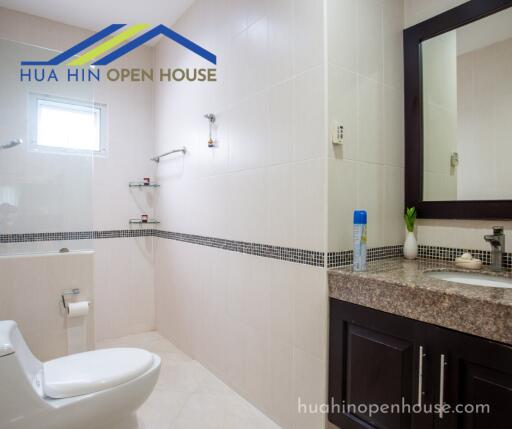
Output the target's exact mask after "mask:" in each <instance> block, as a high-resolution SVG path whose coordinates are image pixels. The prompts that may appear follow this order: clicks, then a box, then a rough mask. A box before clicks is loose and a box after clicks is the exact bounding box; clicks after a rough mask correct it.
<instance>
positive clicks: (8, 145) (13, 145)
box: [0, 139, 23, 149]
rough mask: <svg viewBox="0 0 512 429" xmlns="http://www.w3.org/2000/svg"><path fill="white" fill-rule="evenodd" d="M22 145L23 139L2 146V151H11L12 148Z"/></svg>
mask: <svg viewBox="0 0 512 429" xmlns="http://www.w3.org/2000/svg"><path fill="white" fill-rule="evenodd" d="M22 143H23V140H21V139H18V140H11V141H10V142H9V143H5V144H2V145H0V149H10V148H11V147H16V146H19V145H20V144H22Z"/></svg>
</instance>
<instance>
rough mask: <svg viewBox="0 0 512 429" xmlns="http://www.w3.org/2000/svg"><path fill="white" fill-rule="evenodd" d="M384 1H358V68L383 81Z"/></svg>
mask: <svg viewBox="0 0 512 429" xmlns="http://www.w3.org/2000/svg"><path fill="white" fill-rule="evenodd" d="M382 1H383V0H360V1H358V2H357V69H358V72H359V73H360V74H361V75H363V76H365V77H367V78H370V79H374V80H376V81H377V82H382V80H383V73H384V53H383V47H384V46H383V41H382V34H383V32H382V13H383V7H382Z"/></svg>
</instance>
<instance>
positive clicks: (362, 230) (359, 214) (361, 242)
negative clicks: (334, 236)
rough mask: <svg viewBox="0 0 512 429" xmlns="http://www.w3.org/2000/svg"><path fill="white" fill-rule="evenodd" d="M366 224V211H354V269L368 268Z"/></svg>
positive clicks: (364, 269) (362, 269)
mask: <svg viewBox="0 0 512 429" xmlns="http://www.w3.org/2000/svg"><path fill="white" fill-rule="evenodd" d="M366 225H367V214H366V211H365V210H356V211H354V265H353V269H354V271H366V268H367V260H366V258H367V244H366V243H367V240H366Z"/></svg>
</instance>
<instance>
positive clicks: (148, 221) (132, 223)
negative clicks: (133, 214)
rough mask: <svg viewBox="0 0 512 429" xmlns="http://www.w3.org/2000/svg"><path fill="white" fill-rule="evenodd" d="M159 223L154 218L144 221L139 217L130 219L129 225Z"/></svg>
mask: <svg viewBox="0 0 512 429" xmlns="http://www.w3.org/2000/svg"><path fill="white" fill-rule="evenodd" d="M159 223H160V222H159V221H157V220H156V219H148V220H147V221H146V222H142V220H141V219H130V225H146V224H147V225H156V224H159Z"/></svg>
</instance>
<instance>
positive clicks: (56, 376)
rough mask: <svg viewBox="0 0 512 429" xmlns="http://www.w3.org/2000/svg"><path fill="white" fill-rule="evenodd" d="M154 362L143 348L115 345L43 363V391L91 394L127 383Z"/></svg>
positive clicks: (64, 395)
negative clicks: (112, 347)
mask: <svg viewBox="0 0 512 429" xmlns="http://www.w3.org/2000/svg"><path fill="white" fill-rule="evenodd" d="M152 365H153V354H152V353H150V352H148V351H146V350H142V349H133V348H115V349H102V350H95V351H91V352H85V353H78V354H74V355H69V356H65V357H62V358H58V359H54V360H51V361H48V362H45V363H44V364H43V390H44V394H45V395H46V396H48V397H50V398H55V399H61V398H70V397H73V396H79V395H87V394H89V393H94V392H99V391H100V390H105V389H108V388H110V387H114V386H118V385H120V384H123V383H126V382H128V381H130V380H133V379H134V378H136V377H138V376H139V375H141V374H143V373H145V372H146V371H147V370H148V369H150V368H151V366H152Z"/></svg>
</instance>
